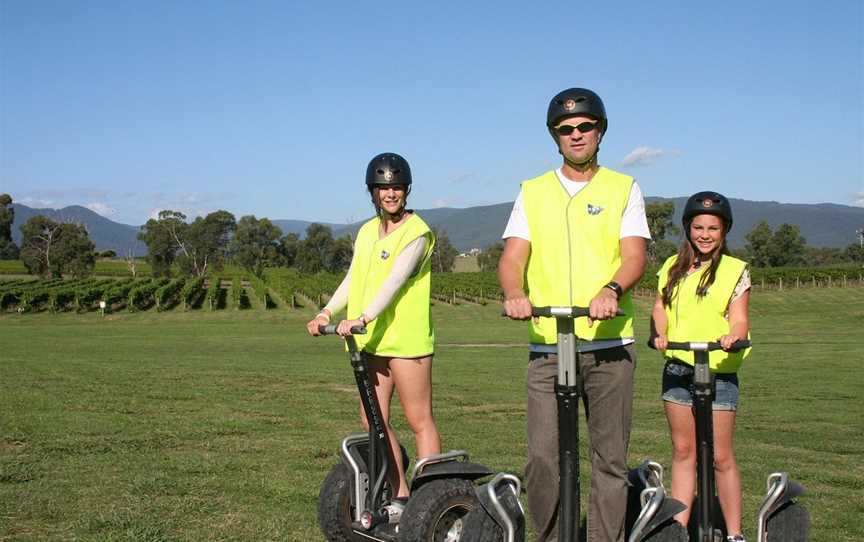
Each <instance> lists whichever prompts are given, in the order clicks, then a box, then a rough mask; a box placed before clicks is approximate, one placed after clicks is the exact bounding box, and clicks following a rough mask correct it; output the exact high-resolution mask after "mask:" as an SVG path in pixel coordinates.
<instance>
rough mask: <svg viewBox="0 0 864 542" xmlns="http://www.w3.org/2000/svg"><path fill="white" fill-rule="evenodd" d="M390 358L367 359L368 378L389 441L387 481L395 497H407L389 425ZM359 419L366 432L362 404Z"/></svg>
mask: <svg viewBox="0 0 864 542" xmlns="http://www.w3.org/2000/svg"><path fill="white" fill-rule="evenodd" d="M389 361H390V358H380V357H376V356H369V357H368V364H369V378H370V379H371V381H372V385H373V386H375V395H376V396H377V397H378V403H379V405H381V420H382V422H383V423H384V427H385V428H386V430H387V437H388V439H389V440H390V450H389V456H390V465H392V468H391V469H390V471H389V473H388V478H387V481H388V482H389V483H390V486H391V487H394V488H397V489H396V496H397V497H406V496H408V485H407V483H406V481H405V473H404V470H405V469H404V465H403V463H402V451H401V450H400V448H399V441H398V440H397V439H396V433H395V431H393V427H392V426H391V425H390V400H391V399H392V398H393V390H394V383H393V375H392V374H391V372H390V367H389ZM360 419H361V421H362V422H363V426H364V427H365V428H366V430H367V431H368V429H369V421H368V420H367V419H366V414H365V412H363V404H362V403H361V404H360Z"/></svg>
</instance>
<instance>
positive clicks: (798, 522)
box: [765, 502, 810, 542]
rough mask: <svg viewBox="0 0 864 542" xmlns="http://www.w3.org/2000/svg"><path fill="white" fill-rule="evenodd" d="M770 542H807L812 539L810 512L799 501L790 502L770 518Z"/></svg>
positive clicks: (768, 530) (767, 525)
mask: <svg viewBox="0 0 864 542" xmlns="http://www.w3.org/2000/svg"><path fill="white" fill-rule="evenodd" d="M765 531H766V533H767V535H768V536H767V540H768V542H807V541H808V540H810V513H809V512H807V509H806V508H804V507H803V506H801V505H800V504H798V503H797V502H788V503H786V504H785V505H783V506H781V507H780V509H779V510H777V511H776V512H774V514H772V515H771V517H769V518H768V522H767V523H766V525H765Z"/></svg>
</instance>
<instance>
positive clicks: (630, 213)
mask: <svg viewBox="0 0 864 542" xmlns="http://www.w3.org/2000/svg"><path fill="white" fill-rule="evenodd" d="M555 174H556V175H557V176H558V180H559V181H560V182H561V185H562V186H563V187H564V189H565V190H567V193H568V194H570V197H571V198H572V197H573V196H575V195H576V194H578V193H579V191H580V190H582V189H583V188H585V186H587V185H588V183H589V182H591V181H571V180H570V179H568V178H567V177H565V176H564V174H563V173H562V172H561V168H558V169H556V170H555ZM508 237H519V238H520V239H525V240H526V241H530V240H531V233H530V232H529V231H528V217H527V216H526V215H525V207H523V204H522V190H521V189H520V190H519V195H518V196H517V197H516V201H515V202H513V211H511V212H510V220H508V221H507V227H506V228H505V229H504V235H502V236H501V238H502V239H507V238H508ZM625 237H644V238H645V239H651V232H650V231H649V230H648V218H647V217H646V216H645V199H644V198H643V197H642V189H641V188H639V185H638V184H637V183H636V181H633V186H632V187H631V188H630V199H629V200H627V208H626V209H624V214H623V215H622V217H621V239H623V238H625Z"/></svg>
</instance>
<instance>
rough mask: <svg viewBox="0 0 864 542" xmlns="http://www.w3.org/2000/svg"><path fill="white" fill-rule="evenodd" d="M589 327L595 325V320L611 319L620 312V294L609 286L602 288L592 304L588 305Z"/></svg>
mask: <svg viewBox="0 0 864 542" xmlns="http://www.w3.org/2000/svg"><path fill="white" fill-rule="evenodd" d="M588 313H589V316H588V327H591V326H593V325H594V320H611V319H612V318H615V316H617V314H618V296H617V295H615V292H614V291H612V290H611V289H609V288H606V287H603V288H600V291H599V292H597V295H596V296H594V299H592V300H591V304H590V305H588Z"/></svg>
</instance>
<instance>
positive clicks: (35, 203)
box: [14, 197, 54, 208]
mask: <svg viewBox="0 0 864 542" xmlns="http://www.w3.org/2000/svg"><path fill="white" fill-rule="evenodd" d="M14 202H15V203H20V204H21V205H26V206H27V207H36V208H44V207H51V206H52V205H54V200H50V199H40V198H31V197H24V198H21V199H18V200H14Z"/></svg>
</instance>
